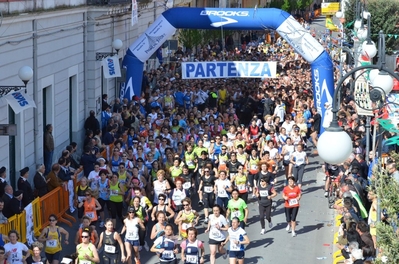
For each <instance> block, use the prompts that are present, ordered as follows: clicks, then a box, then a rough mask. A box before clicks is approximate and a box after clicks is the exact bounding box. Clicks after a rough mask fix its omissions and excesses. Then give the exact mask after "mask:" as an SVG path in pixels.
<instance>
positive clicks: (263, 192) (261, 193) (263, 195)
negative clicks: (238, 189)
mask: <svg viewBox="0 0 399 264" xmlns="http://www.w3.org/2000/svg"><path fill="white" fill-rule="evenodd" d="M259 195H260V196H261V197H267V196H269V191H267V190H266V191H259Z"/></svg>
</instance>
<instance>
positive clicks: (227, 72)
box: [182, 61, 277, 79]
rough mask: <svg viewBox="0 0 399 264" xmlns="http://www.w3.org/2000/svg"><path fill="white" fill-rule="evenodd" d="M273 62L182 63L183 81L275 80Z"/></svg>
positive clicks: (274, 64) (274, 65)
mask: <svg viewBox="0 0 399 264" xmlns="http://www.w3.org/2000/svg"><path fill="white" fill-rule="evenodd" d="M276 69H277V63H276V62H275V61H206V62H183V63H182V78H183V79H213V78H275V77H276Z"/></svg>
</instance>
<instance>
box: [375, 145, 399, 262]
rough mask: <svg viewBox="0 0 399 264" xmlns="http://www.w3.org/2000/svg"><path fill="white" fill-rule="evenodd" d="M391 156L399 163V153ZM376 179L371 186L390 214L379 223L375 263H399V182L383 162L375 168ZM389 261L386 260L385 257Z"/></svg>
mask: <svg viewBox="0 0 399 264" xmlns="http://www.w3.org/2000/svg"><path fill="white" fill-rule="evenodd" d="M391 158H392V159H393V160H394V161H395V162H396V164H399V154H398V153H391ZM374 172H375V175H377V177H376V180H374V181H372V185H371V188H372V189H374V190H376V192H377V196H378V197H379V198H380V201H381V202H380V208H381V210H382V211H384V213H386V214H387V215H388V218H387V219H386V220H385V222H380V223H377V225H376V227H377V248H378V250H379V254H378V256H377V259H376V261H375V263H378V264H382V263H399V229H398V227H399V219H398V217H399V215H398V213H399V203H398V201H399V183H398V182H396V181H395V180H394V179H393V178H392V177H391V176H390V175H388V173H387V171H386V170H385V169H384V168H382V166H381V164H380V165H378V166H377V168H376V169H374ZM385 257H386V258H387V259H388V261H387V262H384V261H383V259H384V258H385Z"/></svg>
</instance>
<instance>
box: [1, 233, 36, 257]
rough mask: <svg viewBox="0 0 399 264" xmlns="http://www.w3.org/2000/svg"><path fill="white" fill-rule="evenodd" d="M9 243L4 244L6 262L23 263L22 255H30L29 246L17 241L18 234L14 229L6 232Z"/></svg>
mask: <svg viewBox="0 0 399 264" xmlns="http://www.w3.org/2000/svg"><path fill="white" fill-rule="evenodd" d="M8 239H9V240H10V242H9V243H7V244H5V245H4V249H5V253H6V256H8V257H7V263H10V264H23V263H25V260H24V255H25V257H26V258H28V257H29V256H30V253H29V248H28V247H27V246H26V245H25V244H23V243H21V242H18V239H19V234H18V232H17V231H15V230H11V231H10V232H8Z"/></svg>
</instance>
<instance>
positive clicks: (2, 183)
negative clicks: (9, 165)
mask: <svg viewBox="0 0 399 264" xmlns="http://www.w3.org/2000/svg"><path fill="white" fill-rule="evenodd" d="M7 184H8V183H7V169H6V167H1V168H0V197H3V195H4V188H5V187H6V185H7Z"/></svg>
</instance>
